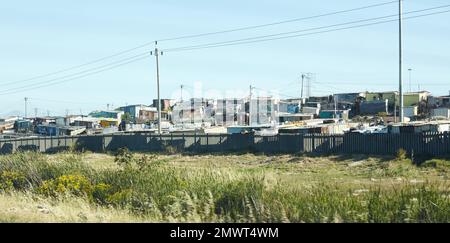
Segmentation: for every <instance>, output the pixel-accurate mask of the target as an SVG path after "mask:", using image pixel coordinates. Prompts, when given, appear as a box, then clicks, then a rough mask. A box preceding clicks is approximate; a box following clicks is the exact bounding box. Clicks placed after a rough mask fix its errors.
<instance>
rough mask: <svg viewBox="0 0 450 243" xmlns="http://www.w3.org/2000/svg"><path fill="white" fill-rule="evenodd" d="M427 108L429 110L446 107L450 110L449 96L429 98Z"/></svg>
mask: <svg viewBox="0 0 450 243" xmlns="http://www.w3.org/2000/svg"><path fill="white" fill-rule="evenodd" d="M428 106H429V108H431V109H434V108H440V107H446V108H450V96H430V97H429V98H428Z"/></svg>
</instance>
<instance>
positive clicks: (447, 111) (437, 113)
mask: <svg viewBox="0 0 450 243" xmlns="http://www.w3.org/2000/svg"><path fill="white" fill-rule="evenodd" d="M431 117H432V118H437V117H441V118H446V119H450V108H445V107H444V108H436V109H433V110H431Z"/></svg>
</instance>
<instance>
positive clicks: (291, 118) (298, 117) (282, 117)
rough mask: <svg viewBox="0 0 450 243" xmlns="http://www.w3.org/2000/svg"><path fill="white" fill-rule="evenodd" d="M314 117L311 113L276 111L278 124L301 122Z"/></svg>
mask: <svg viewBox="0 0 450 243" xmlns="http://www.w3.org/2000/svg"><path fill="white" fill-rule="evenodd" d="M312 119H314V115H313V114H301V113H297V114H291V113H278V122H279V123H280V124H283V123H295V122H301V121H305V120H312Z"/></svg>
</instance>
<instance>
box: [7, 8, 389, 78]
mask: <svg viewBox="0 0 450 243" xmlns="http://www.w3.org/2000/svg"><path fill="white" fill-rule="evenodd" d="M395 2H397V1H389V2H384V3H380V4H373V5H368V6H362V7H358V8H352V9H348V10H341V11H336V12H331V13H325V14H319V15H314V16H309V17H303V18H296V19H290V20H285V21H278V22H274V23H268V24H261V25H254V26H247V27H241V28H236V29H230V30H224V31H216V32H209V33H203V34H196V35H188V36H179V37H173V38H165V39H160V40H158V41H159V42H163V41H170V40H180V39H192V38H198V37H204V36H211V35H218V34H224V33H231V32H237V31H243V30H250V29H257V28H263V27H268V26H275V25H281V24H285V23H292V22H299V21H304V20H310V19H316V18H320V17H326V16H332V15H337V14H343V13H348V12H353V11H360V10H364V9H369V8H375V7H380V6H384V5H388V4H393V3H395ZM158 41H156V42H155V41H151V42H146V43H144V44H141V45H139V46H135V47H133V48H129V49H125V50H122V51H120V52H117V53H115V54H112V55H108V56H104V57H101V58H98V59H94V60H92V61H89V62H86V63H82V64H79V65H76V66H71V67H68V68H64V69H60V70H57V71H54V72H50V73H46V74H42V75H38V76H34V77H30V78H27V79H23V80H17V81H10V82H4V83H2V85H4V86H5V85H11V84H18V83H25V82H28V81H33V80H37V79H42V78H46V77H50V76H54V75H57V74H61V73H65V72H68V71H72V70H76V69H80V68H82V67H86V66H89V65H92V64H96V63H100V62H103V61H105V60H108V59H111V58H115V57H118V56H122V55H124V54H127V53H130V52H133V51H136V50H139V49H142V48H144V47H148V46H150V45H153V44H155V43H156V44H157V43H158Z"/></svg>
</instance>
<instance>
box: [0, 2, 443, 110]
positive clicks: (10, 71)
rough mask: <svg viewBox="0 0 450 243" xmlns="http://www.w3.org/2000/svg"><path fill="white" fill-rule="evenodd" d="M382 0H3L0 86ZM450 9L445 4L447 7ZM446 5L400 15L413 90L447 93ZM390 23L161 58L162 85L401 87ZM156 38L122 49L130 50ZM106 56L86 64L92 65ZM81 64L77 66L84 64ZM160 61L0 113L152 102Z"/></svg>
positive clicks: (321, 89)
mask: <svg viewBox="0 0 450 243" xmlns="http://www.w3.org/2000/svg"><path fill="white" fill-rule="evenodd" d="M386 1H387V0H385V1H383V0H364V1H362V0H360V1H356V0H340V1H332V0H324V1H305V0H281V1H275V0H272V1H269V0H246V1H242V0H241V1H239V0H226V1H224V0H223V1H207V0H190V1H180V0H178V1H175V0H148V1H143V0H129V1H111V0H108V1H107V0H97V1H87V0H78V1H60V0H59V1H57V0H41V1H31V0H28V1H25V0H16V1H5V2H4V3H2V6H1V7H0V31H1V38H0V53H1V56H0V65H1V68H0V70H1V71H0V93H1V92H4V91H5V90H9V89H13V88H17V87H21V86H23V85H27V84H33V83H37V82H43V81H47V80H49V79H53V78H58V77H60V76H64V75H68V74H71V73H70V72H68V73H62V74H59V75H56V76H52V77H47V78H44V79H38V80H32V81H29V82H24V83H20V84H18V83H13V84H8V85H7V86H5V84H6V83H11V82H14V81H19V80H24V79H27V78H31V77H35V76H38V75H41V74H46V73H50V72H53V71H58V70H61V69H65V68H67V67H72V66H76V65H78V64H82V63H85V62H89V61H91V60H95V59H97V58H101V57H104V56H108V55H111V54H114V53H117V52H120V51H122V50H125V49H128V48H133V47H135V46H139V45H141V44H143V43H147V42H151V41H153V40H156V39H164V38H169V37H176V36H183V35H190V34H198V33H204V32H211V31H220V30H226V29H233V28H239V27H245V26H251V25H259V24H265V23H271V22H276V21H281V20H286V19H293V18H300V17H307V16H311V15H317V14H323V13H328V12H333V11H338V10H346V9H351V8H356V7H361V6H366V5H371V4H377V3H382V2H386ZM445 4H448V1H446V0H427V1H425V0H405V11H411V10H416V9H423V8H429V7H434V6H439V5H445ZM448 9H450V8H447V10H448ZM396 11H397V6H396V5H395V4H392V5H386V6H383V7H378V8H373V9H368V10H364V11H355V12H351V13H345V14H340V15H335V16H329V17H324V18H318V19H312V20H308V21H301V22H294V23H289V24H284V25H277V26H272V27H269V28H262V29H255V30H247V31H242V32H234V33H229V34H226V35H217V36H208V37H204V38H195V39H183V40H177V41H167V42H160V43H159V48H161V49H163V50H164V49H169V48H174V47H182V46H189V45H197V44H204V43H210V42H217V41H224V40H233V39H240V38H246V37H253V36H258V35H266V34H274V33H279V32H285V31H293V30H299V29H305V28H314V27H320V26H326V25H332V24H336V23H343V22H348V21H353V20H360V19H365V18H372V17H379V16H385V15H390V14H395V13H396ZM449 23H450V13H445V14H442V15H435V16H430V17H425V18H419V19H413V20H407V21H405V27H404V28H405V32H404V38H405V42H404V45H405V46H404V48H405V50H404V58H405V85H406V90H409V86H408V82H409V77H408V72H407V71H406V70H407V69H408V68H412V69H413V72H412V90H414V91H415V90H417V89H418V85H419V84H420V85H421V89H424V90H429V91H431V92H432V93H434V94H436V95H445V94H448V92H449V90H450V65H449V64H450V48H449V47H448V45H449V40H450V24H449ZM397 38H398V37H397V24H396V23H389V24H383V25H377V26H370V27H364V28H357V29H351V30H345V31H339V32H332V33H326V34H319V35H312V36H306V37H299V38H292V39H285V40H278V41H272V42H262V43H254V44H249V45H239V46H228V47H221V48H213V49H202V50H196V51H187V52H172V53H170V52H169V53H166V54H165V55H164V56H162V57H161V60H160V62H161V92H162V96H163V97H169V98H171V97H172V96H174V94H179V86H180V84H184V85H185V86H186V89H185V96H189V94H188V93H190V94H191V95H192V93H193V90H192V88H193V87H194V86H195V83H196V82H197V83H198V82H200V83H201V84H202V87H203V89H204V90H215V91H216V92H212V94H214V93H220V92H228V93H236V94H245V92H248V87H249V85H254V86H256V87H258V88H260V89H265V90H271V91H274V90H277V91H279V92H280V93H282V94H283V95H286V96H298V95H299V93H300V85H299V83H300V82H299V79H300V75H301V73H302V72H311V73H316V76H317V80H316V83H313V88H312V94H313V95H326V94H331V93H339V92H354V91H365V90H369V91H379V90H396V89H397V86H398V85H397V83H398V81H397V80H398V78H397V77H398V71H397V70H398V69H397V68H398V64H397V63H398V59H397V55H398V47H397V41H398V40H397ZM153 48H154V47H153V46H152V45H150V46H148V47H146V48H141V49H138V50H136V51H134V52H130V53H128V54H127V55H124V56H121V57H118V58H119V59H120V58H127V57H129V56H133V55H136V54H140V53H143V52H146V51H149V50H150V49H153ZM119 59H117V58H116V59H111V60H109V61H107V62H102V63H99V64H96V65H92V66H88V67H85V68H94V67H96V66H99V65H102V64H103V65H104V64H106V63H108V62H113V61H116V60H119ZM82 70H83V69H78V70H75V71H73V72H76V71H82ZM155 76H156V73H155V60H154V58H153V57H149V58H147V59H145V60H142V61H140V62H136V63H132V64H130V65H126V66H123V67H120V68H117V69H114V70H111V71H108V72H104V73H100V74H97V75H93V76H89V77H85V78H82V79H79V80H74V81H70V82H67V83H63V84H59V85H55V86H50V87H45V88H42V89H36V90H32V91H26V92H22V93H17V94H7V95H0V116H1V115H7V114H11V113H19V112H22V113H23V109H24V108H23V107H24V102H23V98H24V97H30V101H29V109H28V110H29V113H30V114H33V115H34V108H37V109H38V113H39V114H46V113H47V110H49V111H50V113H51V114H52V115H57V114H59V115H61V114H65V113H66V110H69V113H80V110H81V112H83V113H88V112H89V111H91V110H95V109H105V108H106V104H108V103H109V104H112V106H113V107H118V106H120V105H125V104H134V103H137V104H141V103H144V104H147V103H148V104H149V103H151V100H152V99H153V98H156V81H155Z"/></svg>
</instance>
